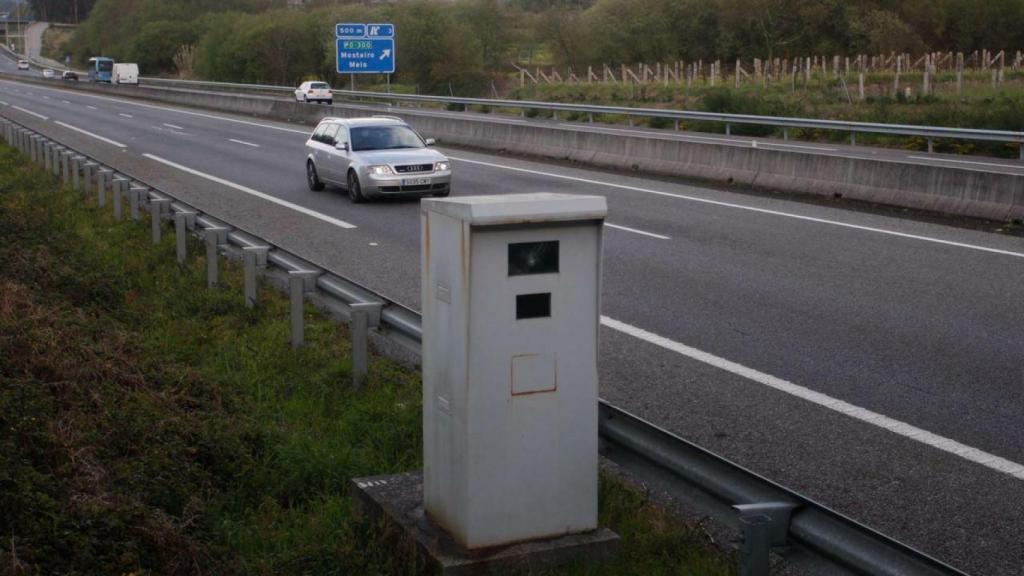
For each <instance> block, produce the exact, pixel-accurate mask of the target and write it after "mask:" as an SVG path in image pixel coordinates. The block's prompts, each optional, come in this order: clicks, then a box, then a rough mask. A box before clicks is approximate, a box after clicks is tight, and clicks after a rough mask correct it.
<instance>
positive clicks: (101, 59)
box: [88, 56, 114, 82]
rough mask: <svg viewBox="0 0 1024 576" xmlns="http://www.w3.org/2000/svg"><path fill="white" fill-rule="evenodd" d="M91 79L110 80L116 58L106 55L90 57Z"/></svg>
mask: <svg viewBox="0 0 1024 576" xmlns="http://www.w3.org/2000/svg"><path fill="white" fill-rule="evenodd" d="M88 69H89V81H90V82H110V80H111V75H112V73H113V71H114V59H113V58H107V57H106V56H93V57H92V58H89V64H88Z"/></svg>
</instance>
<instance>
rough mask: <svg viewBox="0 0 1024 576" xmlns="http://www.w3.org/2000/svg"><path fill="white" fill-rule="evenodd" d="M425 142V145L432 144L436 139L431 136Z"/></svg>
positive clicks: (435, 142)
mask: <svg viewBox="0 0 1024 576" xmlns="http://www.w3.org/2000/svg"><path fill="white" fill-rule="evenodd" d="M426 144H427V146H433V145H434V144H437V140H434V139H433V138H427V140H426Z"/></svg>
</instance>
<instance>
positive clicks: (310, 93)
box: [295, 82, 334, 104]
mask: <svg viewBox="0 0 1024 576" xmlns="http://www.w3.org/2000/svg"><path fill="white" fill-rule="evenodd" d="M295 101H296V102H327V103H328V104H333V103H334V95H333V94H332V93H331V87H330V86H329V85H328V84H327V82H303V83H302V84H301V85H299V87H298V88H296V89H295Z"/></svg>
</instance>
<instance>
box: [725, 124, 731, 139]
mask: <svg viewBox="0 0 1024 576" xmlns="http://www.w3.org/2000/svg"><path fill="white" fill-rule="evenodd" d="M725 135H726V136H732V125H731V124H729V123H728V122H726V123H725Z"/></svg>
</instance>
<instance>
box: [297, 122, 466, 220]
mask: <svg viewBox="0 0 1024 576" xmlns="http://www.w3.org/2000/svg"><path fill="white" fill-rule="evenodd" d="M433 143H434V140H433V139H431V138H428V139H426V140H424V139H423V138H421V137H420V135H419V134H417V133H416V131H415V130H413V129H412V128H410V127H409V125H408V124H406V123H405V122H403V121H402V120H401V119H399V118H392V117H384V116H375V117H372V118H324V119H323V120H321V121H320V124H319V125H317V127H316V130H314V131H313V134H312V135H311V136H310V137H309V140H308V141H306V183H307V185H308V186H309V189H310V190H323V189H324V185H325V184H335V185H337V186H341V187H344V188H345V189H346V190H348V196H349V198H351V199H352V201H353V202H362V201H363V200H366V199H368V198H381V197H386V196H448V195H449V194H450V193H451V190H452V184H451V183H452V165H451V162H450V161H449V160H448V158H447V157H445V155H444V154H441V153H440V152H438V151H437V150H434V149H432V148H429V146H430V145H431V144H433Z"/></svg>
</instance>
